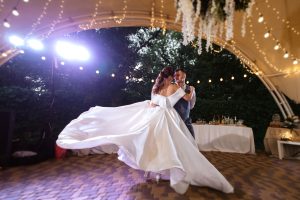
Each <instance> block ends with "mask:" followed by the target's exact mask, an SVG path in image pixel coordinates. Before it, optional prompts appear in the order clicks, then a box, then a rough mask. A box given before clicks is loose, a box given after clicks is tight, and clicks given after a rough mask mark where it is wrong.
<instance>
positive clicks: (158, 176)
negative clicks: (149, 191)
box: [155, 174, 160, 183]
mask: <svg viewBox="0 0 300 200" xmlns="http://www.w3.org/2000/svg"><path fill="white" fill-rule="evenodd" d="M159 179H160V174H156V176H155V180H156V183H159Z"/></svg>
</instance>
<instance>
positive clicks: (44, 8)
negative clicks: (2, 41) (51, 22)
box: [27, 0, 52, 37]
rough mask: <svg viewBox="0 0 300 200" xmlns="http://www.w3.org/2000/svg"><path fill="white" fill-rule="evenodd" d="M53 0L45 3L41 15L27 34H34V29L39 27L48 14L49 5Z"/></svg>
mask: <svg viewBox="0 0 300 200" xmlns="http://www.w3.org/2000/svg"><path fill="white" fill-rule="evenodd" d="M51 2H52V0H47V2H46V3H45V5H44V7H43V9H42V12H41V14H40V16H39V17H38V18H37V20H36V22H34V23H33V24H32V26H31V31H30V32H29V33H28V34H27V37H28V36H30V35H32V34H33V33H34V31H35V30H36V29H37V27H38V26H39V25H40V24H41V21H42V19H43V18H44V17H45V16H46V15H47V10H48V7H49V5H50V4H51Z"/></svg>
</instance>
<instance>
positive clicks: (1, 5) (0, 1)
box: [0, 0, 4, 11]
mask: <svg viewBox="0 0 300 200" xmlns="http://www.w3.org/2000/svg"><path fill="white" fill-rule="evenodd" d="M3 8H4V0H0V11H2V10H3Z"/></svg>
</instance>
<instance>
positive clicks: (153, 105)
mask: <svg viewBox="0 0 300 200" xmlns="http://www.w3.org/2000/svg"><path fill="white" fill-rule="evenodd" d="M149 106H150V107H152V108H153V107H156V106H157V105H156V104H155V103H153V102H152V101H150V103H149Z"/></svg>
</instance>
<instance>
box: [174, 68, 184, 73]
mask: <svg viewBox="0 0 300 200" xmlns="http://www.w3.org/2000/svg"><path fill="white" fill-rule="evenodd" d="M179 71H182V72H183V73H185V74H186V71H185V69H184V68H177V69H176V70H175V72H179Z"/></svg>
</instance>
